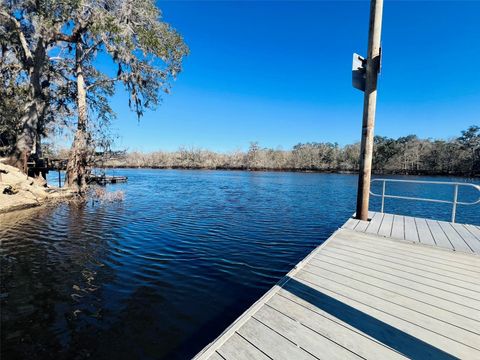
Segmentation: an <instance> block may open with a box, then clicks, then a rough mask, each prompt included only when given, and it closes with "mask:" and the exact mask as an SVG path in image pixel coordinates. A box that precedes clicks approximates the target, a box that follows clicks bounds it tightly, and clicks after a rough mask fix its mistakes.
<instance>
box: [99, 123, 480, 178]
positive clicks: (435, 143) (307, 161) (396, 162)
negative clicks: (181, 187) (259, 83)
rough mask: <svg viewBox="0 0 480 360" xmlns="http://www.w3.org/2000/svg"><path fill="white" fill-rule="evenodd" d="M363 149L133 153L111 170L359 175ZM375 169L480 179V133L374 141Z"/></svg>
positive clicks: (326, 146) (329, 146)
mask: <svg viewBox="0 0 480 360" xmlns="http://www.w3.org/2000/svg"><path fill="white" fill-rule="evenodd" d="M359 155H360V144H358V143H357V144H351V145H346V146H339V145H338V144H336V143H305V144H303V143H300V144H298V145H295V146H294V147H293V148H292V149H291V150H281V149H269V148H263V147H261V146H260V145H259V144H258V143H257V142H253V143H251V144H250V147H249V149H248V151H246V152H243V151H234V152H230V153H219V152H213V151H209V150H203V149H197V148H180V149H179V150H177V151H173V152H165V151H155V152H150V153H141V152H129V153H127V154H126V156H125V157H124V158H123V159H121V160H109V161H107V162H106V166H109V167H145V168H162V169H163V168H167V169H238V170H276V171H323V172H355V171H358V168H359V161H358V159H359ZM373 169H374V171H375V172H376V173H388V174H432V175H433V174H436V175H449V174H451V175H453V174H454V175H465V176H479V175H480V127H479V126H471V127H470V128H469V129H467V130H465V131H462V134H461V136H460V137H458V138H453V139H450V140H432V139H419V138H418V137H417V136H415V135H409V136H405V137H400V138H398V139H392V138H388V137H383V136H376V137H375V145H374V159H373Z"/></svg>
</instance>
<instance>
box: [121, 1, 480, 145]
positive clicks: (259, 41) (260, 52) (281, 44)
mask: <svg viewBox="0 0 480 360" xmlns="http://www.w3.org/2000/svg"><path fill="white" fill-rule="evenodd" d="M158 5H159V7H160V8H161V9H162V11H163V15H164V19H165V20H166V21H167V22H169V23H170V24H172V25H173V27H175V28H176V29H177V30H178V31H179V32H180V33H181V34H182V35H183V36H184V38H185V41H186V43H187V44H188V46H189V47H190V50H191V54H190V55H189V56H188V57H187V58H186V59H185V62H184V70H183V72H182V73H181V74H180V75H179V77H178V79H177V81H176V82H175V83H174V84H173V89H172V93H171V94H170V95H166V96H164V101H163V104H162V105H161V106H160V107H159V108H158V109H157V110H156V111H150V112H147V113H146V114H145V116H144V117H143V118H142V119H141V120H140V122H138V121H137V120H136V116H135V115H134V114H133V113H131V112H129V110H128V107H127V100H126V99H127V98H126V95H125V94H124V93H121V92H120V93H119V94H118V95H116V96H115V97H114V99H113V101H112V104H113V108H114V110H115V111H116V112H117V113H118V119H117V120H116V121H115V122H114V125H113V127H114V128H115V129H117V131H118V133H119V135H120V139H119V140H118V143H117V147H118V148H128V149H129V150H141V151H152V150H159V149H163V150H174V149H176V148H178V147H179V146H187V147H190V146H195V147H201V148H208V149H212V150H216V151H230V150H235V149H246V148H247V147H248V144H249V142H250V141H259V142H260V144H261V145H262V146H267V147H273V148H277V147H282V148H284V149H288V148H290V147H291V146H293V145H295V144H296V143H299V142H308V141H318V142H319V141H330V142H338V143H339V144H341V145H344V144H347V143H353V142H356V141H359V138H360V129H361V118H362V105H363V93H362V92H360V91H359V90H356V89H354V88H353V87H352V86H351V62H352V54H353V52H357V53H359V54H362V55H365V54H366V48H367V35H368V34H367V32H368V18H369V2H368V1H353V2H348V1H305V2H300V1H296V2H287V1H264V2H259V1H258V2H257V1H243V2H235V1H209V2H207V1H192V2H190V1H159V2H158ZM479 18H480V1H465V2H461V1H433V2H427V1H388V0H386V1H385V5H384V18H383V33H382V48H383V60H382V73H381V74H380V79H379V90H378V91H379V95H378V105H377V124H376V129H375V133H376V134H379V135H384V136H391V137H398V136H404V135H408V134H412V133H415V134H418V135H419V136H420V137H432V138H448V137H452V136H457V135H459V133H460V131H461V130H463V129H466V128H467V127H468V126H469V125H472V124H480V65H479V62H480V41H479V40H478V39H480V21H479V20H478V19H479Z"/></svg>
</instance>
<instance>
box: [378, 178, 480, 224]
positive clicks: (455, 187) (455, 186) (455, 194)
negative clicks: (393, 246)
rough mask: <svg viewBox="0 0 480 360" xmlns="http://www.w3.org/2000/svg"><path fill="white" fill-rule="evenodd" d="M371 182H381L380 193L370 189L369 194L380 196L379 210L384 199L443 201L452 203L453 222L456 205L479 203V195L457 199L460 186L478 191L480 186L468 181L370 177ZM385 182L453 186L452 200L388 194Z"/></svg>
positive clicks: (453, 220) (383, 204)
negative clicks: (467, 198)
mask: <svg viewBox="0 0 480 360" xmlns="http://www.w3.org/2000/svg"><path fill="white" fill-rule="evenodd" d="M373 182H382V193H381V194H377V193H374V192H373V191H372V190H371V189H370V195H372V196H378V197H381V198H382V207H381V212H382V213H383V210H384V208H385V199H386V198H389V199H404V200H416V201H427V202H436V203H444V204H452V222H453V223H454V222H455V217H456V215H457V205H475V204H479V203H480V195H479V197H478V199H477V200H476V201H474V202H464V201H458V188H459V187H460V186H464V187H472V188H474V189H476V190H478V191H479V192H480V186H479V185H475V184H470V183H461V182H448V181H424V180H400V179H372V181H371V183H373ZM387 182H392V183H411V184H430V185H449V186H453V200H452V201H450V200H440V199H431V198H420V197H411V196H399V195H389V194H387V193H386V184H387Z"/></svg>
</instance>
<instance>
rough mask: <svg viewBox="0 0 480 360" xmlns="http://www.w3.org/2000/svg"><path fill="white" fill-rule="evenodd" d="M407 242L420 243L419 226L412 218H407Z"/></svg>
mask: <svg viewBox="0 0 480 360" xmlns="http://www.w3.org/2000/svg"><path fill="white" fill-rule="evenodd" d="M404 220H405V240H409V241H413V242H419V238H418V231H417V224H416V223H415V219H414V218H413V217H410V216H405V218H404Z"/></svg>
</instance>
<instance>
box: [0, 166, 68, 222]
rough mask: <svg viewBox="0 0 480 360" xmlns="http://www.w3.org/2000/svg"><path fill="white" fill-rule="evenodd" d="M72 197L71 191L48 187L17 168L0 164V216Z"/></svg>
mask: <svg viewBox="0 0 480 360" xmlns="http://www.w3.org/2000/svg"><path fill="white" fill-rule="evenodd" d="M74 196H75V193H74V192H73V191H71V190H68V189H63V188H57V187H53V186H48V185H47V184H46V181H44V180H40V179H34V178H31V177H29V176H27V175H25V174H24V173H22V172H21V171H20V170H18V169H17V168H15V167H13V166H9V165H5V164H3V163H1V162H0V214H4V213H8V212H12V211H17V210H23V209H28V208H32V207H36V206H41V205H43V204H45V203H50V202H55V201H61V200H64V199H67V198H72V197H74Z"/></svg>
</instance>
